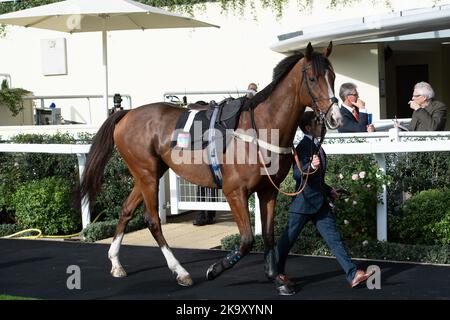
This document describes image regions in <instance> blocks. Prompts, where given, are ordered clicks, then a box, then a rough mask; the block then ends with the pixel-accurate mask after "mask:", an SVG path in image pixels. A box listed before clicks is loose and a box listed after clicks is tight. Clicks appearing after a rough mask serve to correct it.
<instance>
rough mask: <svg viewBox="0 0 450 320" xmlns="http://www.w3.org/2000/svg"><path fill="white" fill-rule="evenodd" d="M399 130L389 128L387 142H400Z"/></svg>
mask: <svg viewBox="0 0 450 320" xmlns="http://www.w3.org/2000/svg"><path fill="white" fill-rule="evenodd" d="M399 132H400V130H399V129H398V128H391V129H389V140H390V141H391V142H399V141H400V136H399V134H398V133H399Z"/></svg>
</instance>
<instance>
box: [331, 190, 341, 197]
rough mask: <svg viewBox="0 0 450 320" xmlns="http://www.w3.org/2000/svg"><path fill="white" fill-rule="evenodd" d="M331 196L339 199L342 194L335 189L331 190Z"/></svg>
mask: <svg viewBox="0 0 450 320" xmlns="http://www.w3.org/2000/svg"><path fill="white" fill-rule="evenodd" d="M330 196H331V197H332V198H333V199H338V198H339V197H340V196H341V194H340V193H339V192H338V191H337V190H336V189H335V188H333V189H331V192H330Z"/></svg>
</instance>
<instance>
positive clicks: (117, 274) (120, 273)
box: [111, 268, 127, 278]
mask: <svg viewBox="0 0 450 320" xmlns="http://www.w3.org/2000/svg"><path fill="white" fill-rule="evenodd" d="M111 275H112V276H113V277H114V278H123V277H126V276H127V273H126V272H125V269H124V268H112V269H111Z"/></svg>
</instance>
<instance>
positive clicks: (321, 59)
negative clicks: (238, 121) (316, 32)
mask: <svg viewBox="0 0 450 320" xmlns="http://www.w3.org/2000/svg"><path fill="white" fill-rule="evenodd" d="M304 56H305V55H304V54H303V53H301V52H299V53H296V54H294V55H291V56H288V57H286V58H284V59H283V60H281V61H280V62H279V63H278V64H277V65H276V67H275V68H274V69H273V76H272V82H271V83H269V84H268V85H267V86H266V87H265V88H264V89H262V90H261V91H259V92H258V93H257V94H256V95H255V96H254V97H253V98H252V99H250V100H247V102H246V104H245V107H244V109H245V110H249V109H252V108H256V106H258V104H260V103H261V102H263V101H265V100H266V99H267V98H268V97H269V96H270V95H271V94H272V93H273V91H274V90H275V88H276V87H277V85H278V84H279V83H280V82H281V80H283V78H284V77H285V76H286V75H287V74H288V73H289V71H291V69H292V68H293V67H294V66H295V65H296V64H297V62H298V61H299V60H300V59H302V58H303V57H304ZM330 65H331V64H330V61H329V60H328V58H326V57H325V56H324V55H323V54H321V53H318V52H313V55H312V68H313V71H314V74H316V75H324V74H325V71H326V70H327V69H328V68H329V67H330Z"/></svg>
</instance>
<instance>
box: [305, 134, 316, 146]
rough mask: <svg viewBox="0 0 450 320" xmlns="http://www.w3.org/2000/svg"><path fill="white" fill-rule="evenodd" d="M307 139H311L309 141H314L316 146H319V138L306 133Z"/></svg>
mask: <svg viewBox="0 0 450 320" xmlns="http://www.w3.org/2000/svg"><path fill="white" fill-rule="evenodd" d="M305 137H307V138H309V140H312V141H314V143H315V144H316V146H317V145H318V144H319V140H318V139H317V138H313V136H312V135H310V134H306V133H305Z"/></svg>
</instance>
